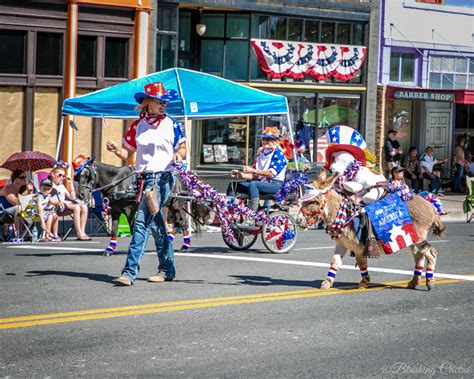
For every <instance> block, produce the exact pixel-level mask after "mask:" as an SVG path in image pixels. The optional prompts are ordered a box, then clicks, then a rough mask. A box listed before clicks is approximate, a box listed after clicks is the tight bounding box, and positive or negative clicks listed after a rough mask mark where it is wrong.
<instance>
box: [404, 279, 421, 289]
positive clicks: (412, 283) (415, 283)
mask: <svg viewBox="0 0 474 379" xmlns="http://www.w3.org/2000/svg"><path fill="white" fill-rule="evenodd" d="M419 285H420V281H419V280H418V279H412V280H410V281H409V282H408V284H407V288H408V289H411V290H414V289H416V287H418V286H419Z"/></svg>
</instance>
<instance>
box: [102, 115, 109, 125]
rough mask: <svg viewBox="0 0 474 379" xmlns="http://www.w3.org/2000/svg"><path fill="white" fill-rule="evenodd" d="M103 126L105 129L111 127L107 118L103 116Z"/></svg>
mask: <svg viewBox="0 0 474 379" xmlns="http://www.w3.org/2000/svg"><path fill="white" fill-rule="evenodd" d="M102 125H103V127H104V128H107V127H108V126H109V123H108V122H107V118H106V117H105V116H104V115H102Z"/></svg>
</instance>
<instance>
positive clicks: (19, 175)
mask: <svg viewBox="0 0 474 379" xmlns="http://www.w3.org/2000/svg"><path fill="white" fill-rule="evenodd" d="M10 178H11V183H10V184H8V185H6V186H5V187H3V188H2V190H1V191H0V204H1V205H2V206H3V208H5V209H8V208H11V207H15V209H16V207H17V206H18V205H19V202H18V194H19V193H20V187H21V186H24V185H26V173H25V172H24V171H22V170H15V171H13V172H12V174H11V177H10Z"/></svg>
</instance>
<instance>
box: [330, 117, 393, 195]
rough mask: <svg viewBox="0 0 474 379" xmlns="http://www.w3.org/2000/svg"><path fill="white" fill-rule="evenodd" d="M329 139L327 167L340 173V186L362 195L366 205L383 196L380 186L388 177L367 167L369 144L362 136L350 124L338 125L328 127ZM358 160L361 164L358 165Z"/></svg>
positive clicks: (332, 171)
mask: <svg viewBox="0 0 474 379" xmlns="http://www.w3.org/2000/svg"><path fill="white" fill-rule="evenodd" d="M327 139H328V142H329V143H330V145H329V147H328V149H327V151H326V166H325V168H326V169H327V170H329V172H330V173H337V174H338V176H339V184H340V186H341V187H342V188H343V189H344V190H345V191H347V192H350V193H353V194H356V195H358V196H360V197H361V202H362V203H364V204H370V203H373V202H374V201H376V200H378V199H380V198H381V196H382V195H383V189H382V188H380V187H377V185H378V184H379V183H381V182H386V178H385V176H383V175H381V174H377V173H375V172H373V171H372V170H371V169H370V168H368V167H366V158H365V151H364V150H365V149H366V144H365V141H364V138H363V137H362V135H361V134H360V133H359V132H358V131H357V130H354V129H352V128H350V127H348V126H343V125H338V126H334V127H332V128H331V129H329V130H328V132H327ZM356 160H357V161H359V162H360V163H359V164H356V163H355V162H356ZM351 167H353V170H351Z"/></svg>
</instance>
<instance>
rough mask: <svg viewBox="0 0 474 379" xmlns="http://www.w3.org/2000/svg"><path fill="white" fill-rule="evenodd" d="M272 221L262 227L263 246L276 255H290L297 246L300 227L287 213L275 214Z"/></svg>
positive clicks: (271, 218) (272, 215)
mask: <svg viewBox="0 0 474 379" xmlns="http://www.w3.org/2000/svg"><path fill="white" fill-rule="evenodd" d="M269 218H270V221H269V222H268V223H266V224H264V225H263V227H262V242H263V245H264V246H265V247H266V248H267V249H268V250H269V251H270V252H272V253H274V254H285V253H288V252H289V251H290V250H291V249H293V247H295V244H296V238H297V236H298V226H297V224H296V221H295V219H294V218H293V217H291V216H290V215H289V214H288V213H286V212H282V211H279V212H273V213H271V214H270V216H269Z"/></svg>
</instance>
